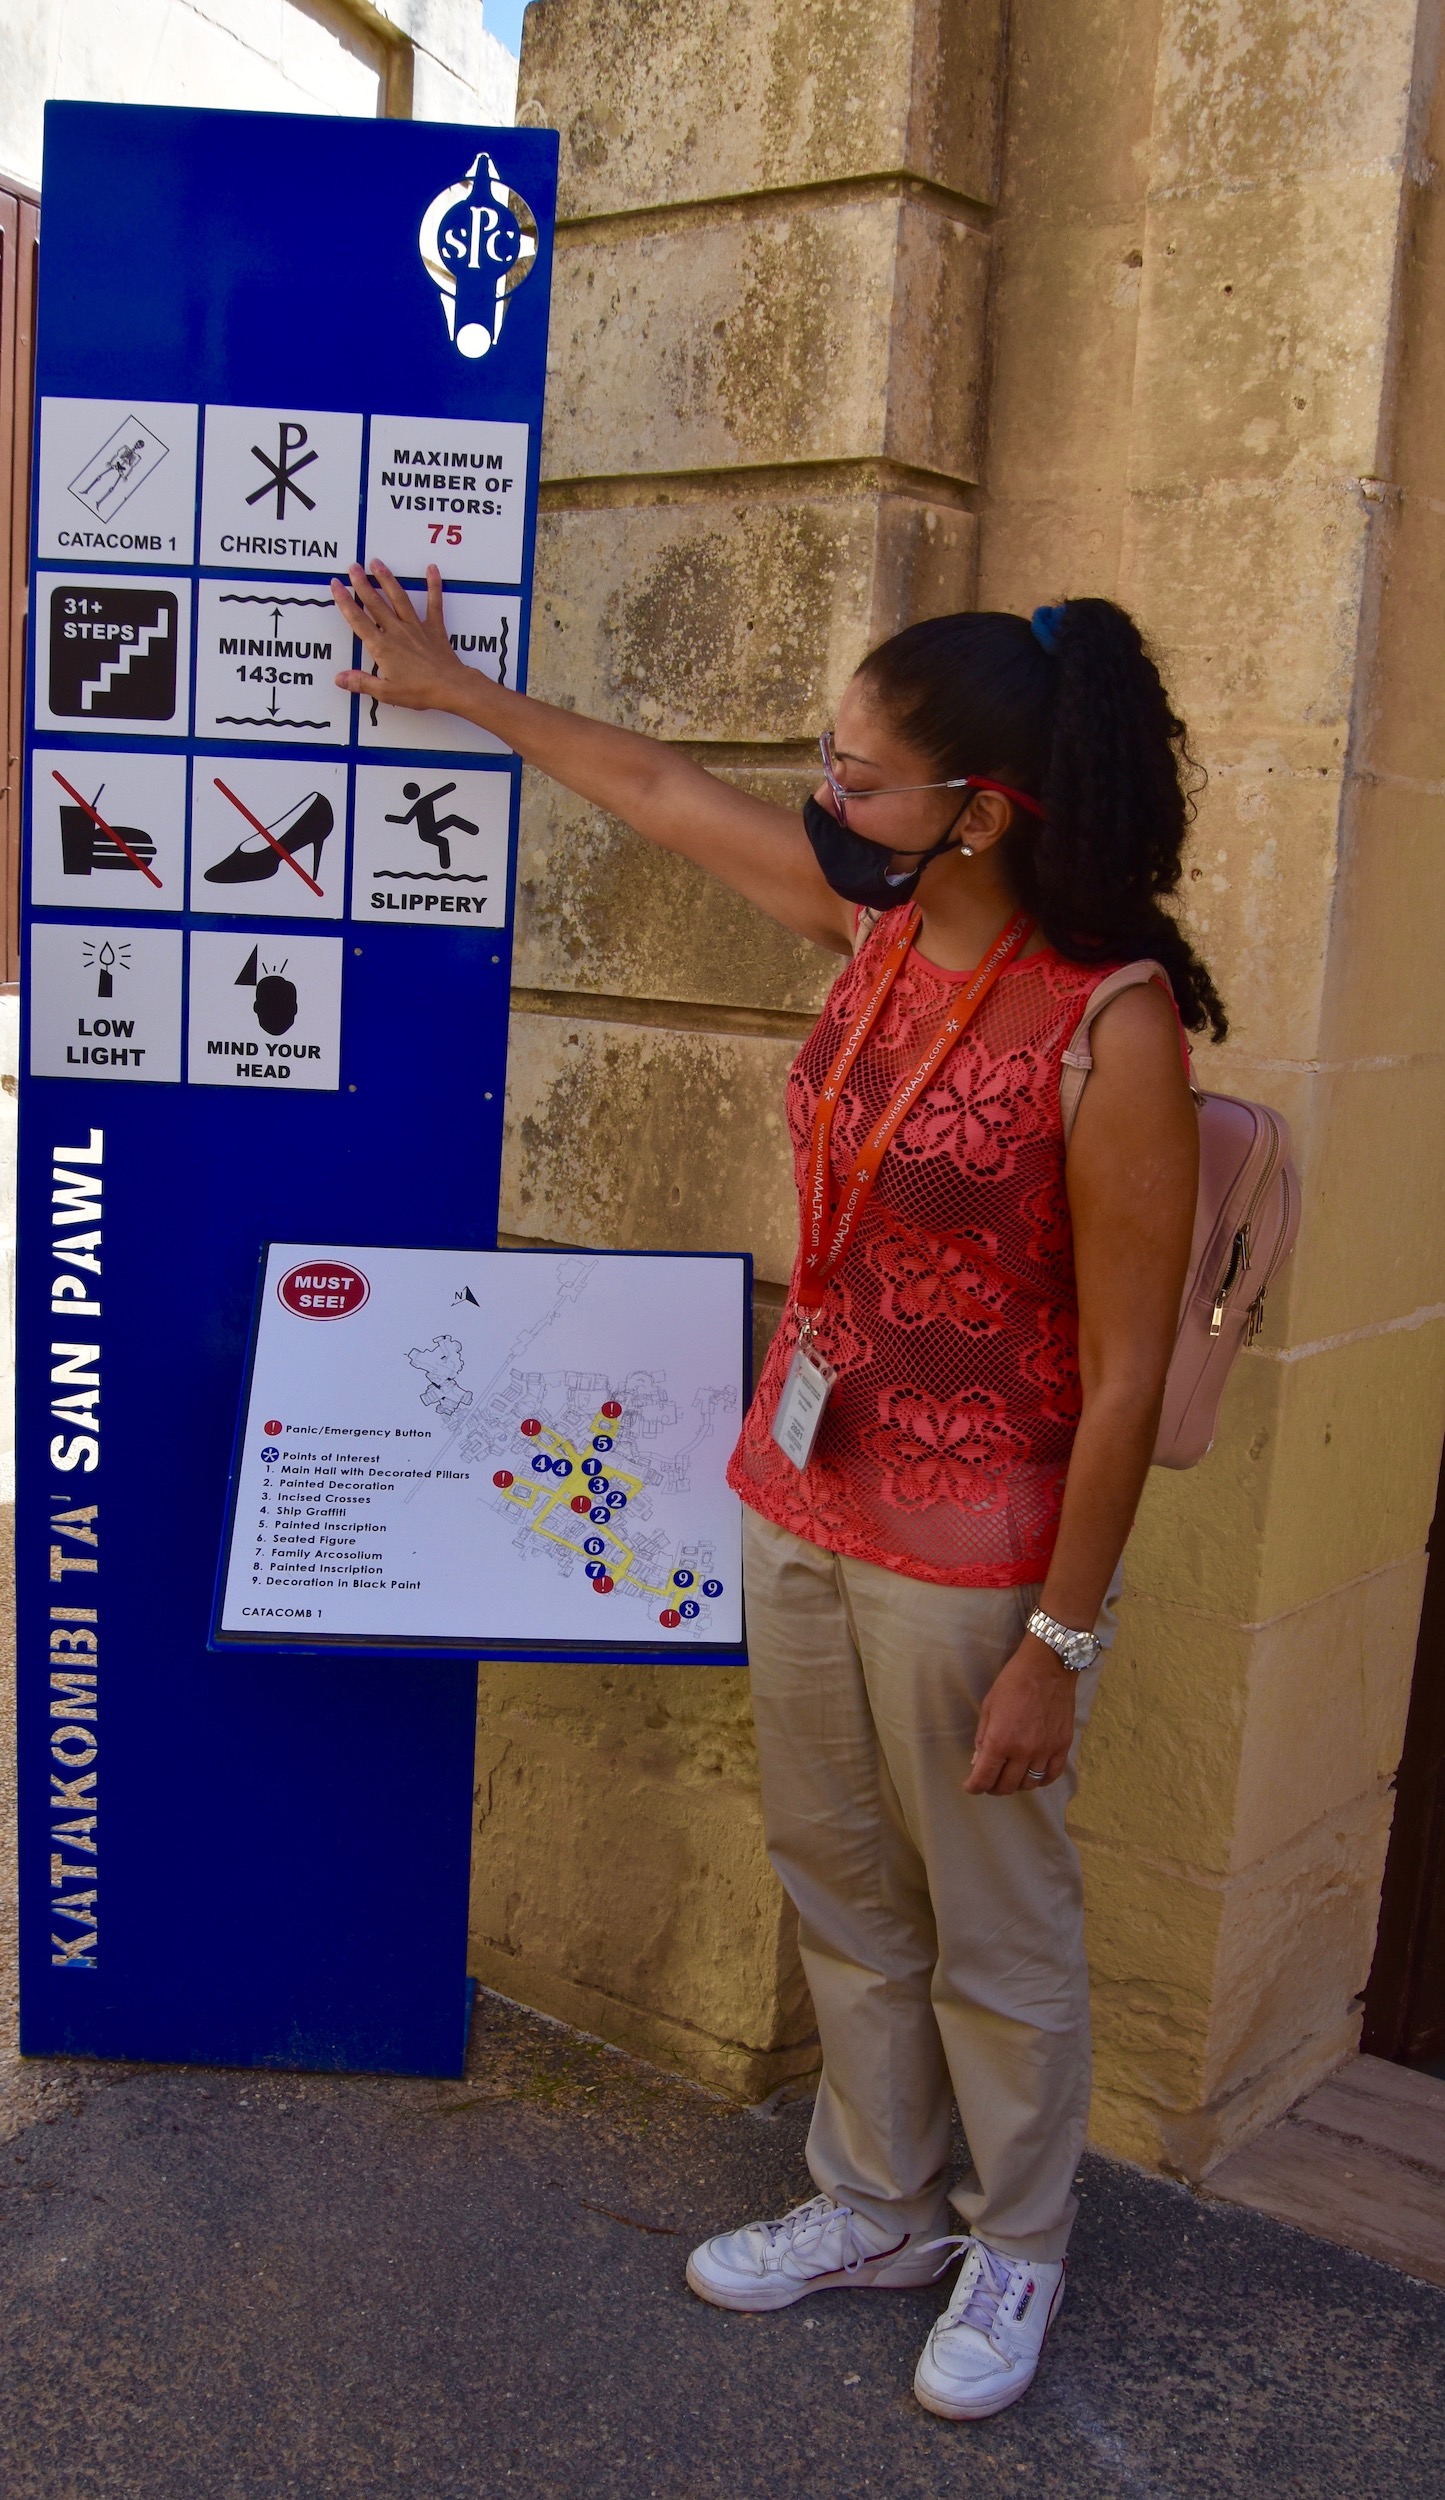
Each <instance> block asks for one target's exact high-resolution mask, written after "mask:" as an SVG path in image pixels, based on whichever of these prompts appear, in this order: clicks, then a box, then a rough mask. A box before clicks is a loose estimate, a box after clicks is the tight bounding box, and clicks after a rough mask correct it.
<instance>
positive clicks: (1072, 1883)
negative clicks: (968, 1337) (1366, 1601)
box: [743, 1510, 1113, 2258]
mask: <svg viewBox="0 0 1445 2500" xmlns="http://www.w3.org/2000/svg"><path fill="white" fill-rule="evenodd" d="M743 1518H744V1558H745V1574H746V1584H747V1620H748V1647H749V1653H750V1656H751V1661H752V1687H753V1708H754V1713H755V1716H756V1720H757V1730H758V1747H759V1753H760V1757H761V1766H762V1791H763V1815H764V1822H765V1827H766V1833H767V1843H768V1853H769V1855H770V1857H771V1859H772V1862H773V1865H774V1867H775V1868H776V1870H777V1873H778V1876H779V1878H780V1880H781V1882H782V1884H783V1886H784V1888H785V1890H786V1891H787V1893H788V1895H789V1897H790V1898H791V1900H792V1901H793V1902H794V1903H795V1904H796V1907H797V1911H798V1920H799V1942H800V1945H801V1949H802V1957H803V1967H804V1969H805V1971H806V1973H807V1977H808V1984H809V1986H810V1987H811V1989H812V1992H813V2003H814V2006H815V2007H816V2009H817V2016H818V2030H819V2034H820V2037H821V2040H822V2046H823V2080H822V2084H821V2086H820V2088H819V2092H818V2100H817V2106H816V2109H815V2112H814V2117H813V2124H812V2128H811V2131H810V2133H809V2137H808V2166H809V2169H810V2170H811V2172H812V2174H813V2177H814V2179H815V2181H816V2182H817V2185H818V2186H819V2187H820V2188H821V2189H823V2190H824V2192H825V2193H826V2194H827V2195H829V2196H831V2197H834V2198H836V2200H837V2201H838V2202H839V2203H840V2204H844V2205H851V2206H852V2207H853V2208H854V2209H855V2211H857V2212H858V2213H860V2214H863V2215H866V2216H867V2217H868V2218H869V2219H870V2220H873V2221H875V2222H878V2223H879V2224H881V2225H882V2226H884V2227H885V2228H886V2229H888V2230H889V2231H890V2232H891V2233H893V2234H895V2235H901V2234H902V2233H903V2232H905V2231H929V2230H933V2229H935V2228H936V2229H939V2230H944V2229H947V2228H948V2227H949V2225H948V2203H949V2202H950V2201H951V2202H952V2204H953V2205H954V2207H955V2208H956V2209H957V2212H958V2213H959V2214H960V2215H961V2216H962V2218H963V2222H964V2226H965V2227H966V2228H967V2229H968V2230H969V2231H972V2232H976V2233H977V2235H978V2236H979V2238H980V2239H983V2240H986V2241H987V2242H988V2244H989V2246H990V2247H992V2248H997V2249H999V2250H1001V2251H1002V2252H1003V2253H1004V2254H1005V2255H1007V2256H1012V2257H1036V2258H1055V2257H1061V2256H1062V2255H1063V2253H1064V2247H1065V2243H1066V2242H1067V2240H1068V2236H1069V2228H1070V2225H1071V2223H1072V2221H1073V2217H1074V2212H1075V2204H1076V2200H1075V2197H1074V2194H1073V2183H1074V2173H1075V2170H1076V2169H1077V2166H1078V2160H1079V2155H1080V2152H1081V2151H1082V2149H1083V2142H1084V2129H1085V2125H1086V2122H1087V2119H1088V2109H1089V2081H1090V2052H1089V1983H1088V1971H1087V1967H1086V1965H1085V1961H1084V1940H1083V1889H1082V1884H1081V1880H1080V1872H1079V1862H1078V1857H1077V1854H1076V1852H1075V1849H1074V1846H1073V1843H1072V1842H1071V1841H1070V1839H1069V1837H1068V1834H1067V1832H1066V1830H1065V1828H1064V1811H1065V1808H1066V1806H1067V1805H1068V1802H1069V1799H1070V1798H1071V1797H1072V1795H1073V1793H1074V1786H1075V1770H1076V1764H1077V1758H1078V1737H1077V1736H1076V1738H1075V1741H1074V1749H1073V1752H1072V1754H1071V1755H1070V1759H1069V1767H1068V1770H1067V1771H1066V1772H1065V1774H1064V1776H1063V1777H1062V1778H1061V1779H1059V1780H1056V1781H1055V1782H1054V1784H1053V1786H1052V1787H1050V1788H1046V1789H1043V1790H1041V1791H1031V1790H1028V1789H1024V1790H1022V1791H1021V1792H1020V1793H1019V1794H1018V1795H1017V1796H1013V1797H968V1796H965V1795H964V1782H965V1780H966V1779H967V1778H968V1775H969V1770H970V1767H971V1757H972V1751H973V1736H974V1730H975V1727H976V1726H977V1722H978V1713H979V1709H980V1706H981V1704H982V1702H983V1698H984V1695H985V1694H986V1693H987V1691H988V1689H989V1686H990V1685H991V1684H992V1682H993V1680H994V1677H995V1676H996V1675H997V1674H998V1672H999V1669H1000V1668H1001V1667H1002V1666H1004V1664H1005V1663H1006V1662H1007V1660H1008V1659H1009V1658H1010V1657H1011V1656H1012V1654H1013V1652H1014V1650H1015V1649H1016V1648H1017V1646H1018V1643H1019V1641H1020V1639H1021V1637H1022V1635H1023V1631H1024V1626H1025V1624H1026V1622H1027V1619H1028V1616H1029V1614H1030V1612H1031V1611H1032V1609H1033V1607H1034V1606H1035V1605H1036V1604H1037V1602H1038V1588H1037V1586H1031V1587H1027V1588H1012V1589H951V1588H937V1587H934V1586H933V1585H932V1583H931V1582H928V1581H925V1580H912V1579H906V1578H905V1577H904V1576H903V1575H902V1574H901V1573H899V1572H894V1571H884V1570H880V1569H879V1568H878V1567H877V1565H875V1564H872V1563H863V1562H853V1561H850V1560H849V1559H848V1558H847V1557H846V1556H842V1555H837V1554H830V1553H827V1552H825V1551H824V1550H823V1549H822V1548H821V1547H820V1546H816V1545H809V1544H807V1543H805V1542H804V1540H803V1539H802V1538H801V1537H796V1536H793V1535H791V1534H790V1533H789V1532H788V1531H787V1530H786V1529H784V1528H776V1527H774V1526H773V1525H772V1524H771V1522H769V1521H768V1520H765V1519H761V1518H759V1517H758V1515H757V1514H756V1512H754V1511H751V1510H745V1511H744V1513H743ZM1111 1595H1112V1592H1111ZM1098 1629H1099V1632H1100V1635H1101V1637H1102V1638H1104V1639H1111V1638H1112V1636H1113V1617H1112V1610H1111V1608H1110V1607H1107V1606H1106V1609H1105V1615H1104V1617H1103V1619H1102V1620H1101V1622H1100V1624H1099V1627H1098ZM1099 1673H1100V1669H1099V1667H1098V1666H1094V1667H1092V1668H1090V1669H1089V1671H1088V1673H1087V1674H1085V1675H1083V1676H1081V1677H1080V1678H1079V1696H1078V1701H1079V1732H1080V1734H1082V1731H1083V1726H1084V1722H1085V1720H1086V1719H1087V1717H1088V1713H1089V1706H1090V1704H1091V1702H1092V1700H1093V1697H1094V1693H1095V1690H1096V1688H1097V1684H1098V1679H1099ZM953 2099H956V2100H957V2103H958V2108H959V2115H960V2117H961V2118H962V2121H963V2128H964V2133H965V2135H966V2136H967V2138H968V2149H969V2155H970V2162H969V2167H968V2169H967V2170H966V2171H965V2172H964V2174H963V2176H962V2177H961V2178H959V2179H957V2180H955V2181H953V2182H952V2183H951V2184H950V2182H949V2178H948V2161H949V2140H950V2133H951V2123H952V2113H951V2108H950V2102H951V2100H953Z"/></svg>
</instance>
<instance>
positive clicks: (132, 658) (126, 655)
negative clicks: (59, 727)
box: [81, 610, 171, 712]
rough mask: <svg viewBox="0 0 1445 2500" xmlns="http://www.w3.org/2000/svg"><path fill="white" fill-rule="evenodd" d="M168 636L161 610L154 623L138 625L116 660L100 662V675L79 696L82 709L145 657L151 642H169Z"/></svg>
mask: <svg viewBox="0 0 1445 2500" xmlns="http://www.w3.org/2000/svg"><path fill="white" fill-rule="evenodd" d="M170 637H171V626H170V618H169V617H168V616H167V615H166V613H165V611H164V610H162V612H161V614H160V616H159V617H158V618H157V620H156V622H155V624H154V625H142V626H141V627H140V629H139V631H138V633H137V636H136V639H135V641H134V642H133V643H130V644H128V645H127V647H126V649H125V650H124V651H123V652H122V654H121V656H120V658H119V659H118V660H105V661H103V662H102V663H101V670H100V675H99V676H98V677H97V678H96V679H95V680H94V682H93V683H92V684H90V685H88V686H87V687H86V688H85V691H84V693H83V694H82V696H81V706H82V709H83V710H85V711H87V712H88V711H89V710H90V709H91V707H92V705H93V704H94V702H95V699H96V696H97V695H102V694H108V693H109V692H110V689H111V685H112V682H113V681H114V679H116V678H117V677H124V676H126V675H127V674H128V673H129V671H130V669H131V668H132V667H133V666H134V664H135V662H136V661H137V660H143V659H145V658H146V656H147V654H148V653H149V651H150V647H151V644H152V643H153V642H169V640H170Z"/></svg>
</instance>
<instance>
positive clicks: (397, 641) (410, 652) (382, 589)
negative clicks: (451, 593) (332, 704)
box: [331, 558, 476, 712]
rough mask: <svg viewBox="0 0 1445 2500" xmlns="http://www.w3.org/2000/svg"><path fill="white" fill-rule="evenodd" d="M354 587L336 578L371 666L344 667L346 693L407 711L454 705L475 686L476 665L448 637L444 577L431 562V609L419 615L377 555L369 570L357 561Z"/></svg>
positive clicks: (341, 603) (339, 598) (337, 592)
mask: <svg viewBox="0 0 1445 2500" xmlns="http://www.w3.org/2000/svg"><path fill="white" fill-rule="evenodd" d="M350 582H351V587H350V589H349V590H348V589H347V586H346V583H345V582H343V581H333V582H332V585H331V596H332V598H333V599H334V600H335V601H336V604H337V606H338V608H339V609H340V610H341V613H342V615H343V616H344V617H345V619H346V622H347V624H348V625H349V626H350V627H351V630H352V632H353V633H354V634H355V635H356V636H357V638H358V640H359V641H360V643H361V646H362V649H363V650H364V651H365V653H366V656H367V658H368V659H369V660H370V662H371V667H370V668H369V669H364V668H343V669H341V670H339V671H338V673H337V678H336V682H337V684H338V686H341V687H343V688H344V689H345V691H346V693H347V694H362V695H367V696H369V697H370V699H371V701H372V702H373V703H395V704H399V705H400V706H401V707H402V708H403V709H404V710H406V711H408V712H438V711H447V710H450V709H452V708H454V707H455V705H456V702H457V698H458V696H459V695H461V696H463V697H465V695H466V694H467V692H468V691H469V690H470V686H471V683H472V680H473V679H474V677H475V674H476V672H475V670H473V669H469V668H468V667H467V665H466V663H465V661H463V660H459V659H458V658H457V655H456V653H455V651H453V649H452V647H451V644H450V642H449V641H448V640H447V629H446V622H445V619H444V617H443V615H442V577H441V575H440V573H439V572H438V571H437V568H436V566H435V565H434V564H429V565H428V566H427V574H426V614H425V616H418V615H417V612H416V610H415V608H414V607H413V606H412V603H411V600H410V598H409V597H408V595H407V593H406V592H405V590H403V588H402V586H401V583H400V582H399V581H398V580H397V578H396V575H395V574H394V573H392V572H389V571H388V569H387V567H386V566H385V565H384V564H379V563H377V561H376V560H375V558H373V559H372V563H371V567H370V571H369V572H368V571H367V570H366V569H365V568H364V567H363V566H361V565H359V564H353V565H352V566H351V567H350Z"/></svg>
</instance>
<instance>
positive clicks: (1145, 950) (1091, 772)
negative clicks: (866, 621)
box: [859, 599, 1229, 1042]
mask: <svg viewBox="0 0 1445 2500" xmlns="http://www.w3.org/2000/svg"><path fill="white" fill-rule="evenodd" d="M1041 622H1042V623H1043V626H1044V633H1045V637H1046V639H1045V640H1043V641H1041V640H1040V638H1039V636H1038V635H1037V634H1036V633H1035V632H1034V630H1033V628H1032V626H1031V625H1030V623H1029V621H1028V619H1027V618H1026V617H1022V616H1010V615H1008V614H1006V613H1003V612H1002V611H999V610H993V609H979V610H974V611H970V612H968V613H967V614H964V615H962V616H935V617H929V618H927V619H926V620H925V621H924V622H923V623H921V624H918V625H909V626H906V627H905V629H904V631H903V632H902V633H901V634H894V635H893V636H892V638H891V640H889V641H888V642H885V643H880V644H879V646H878V649H877V650H876V651H873V652H871V653H870V654H869V656H868V658H867V659H866V660H865V661H864V662H863V666H862V668H861V670H860V671H859V674H860V676H861V677H862V679H863V680H864V682H865V684H866V685H867V686H868V687H869V689H870V691H871V692H872V693H873V694H874V695H876V697H877V698H878V700H879V701H880V702H881V703H882V704H883V706H884V709H885V710H886V711H887V713H888V715H889V718H890V719H891V721H892V722H893V725H894V727H895V728H896V729H897V730H898V731H899V733H900V734H901V735H902V736H903V737H905V738H906V739H907V740H908V742H909V744H910V745H912V746H915V747H916V748H917V749H918V751H919V753H920V754H921V755H923V756H925V757H926V758H927V759H928V761H929V763H930V764H931V765H932V766H934V767H935V768H936V770H937V771H938V773H939V775H940V778H945V779H952V778H953V777H955V776H956V775H963V774H965V773H980V774H984V775H987V776H988V777H989V778H990V779H992V780H996V781H1006V782H1010V783H1012V784H1013V786H1014V788H1015V789H1018V790H1023V791H1026V792H1027V793H1028V795H1029V796H1030V797H1031V798H1036V799H1038V800H1039V802H1040V804H1041V805H1042V807H1043V809H1044V817H1043V820H1042V821H1040V820H1039V819H1038V818H1036V817H1032V816H1027V817H1026V816H1025V815H1024V814H1023V811H1022V810H1019V811H1017V812H1016V815H1015V820H1014V824H1013V826H1012V827H1011V828H1010V831H1009V833H1008V835H1007V836H1006V844H1007V848H1006V851H1005V860H1006V864H1007V869H1008V875H1009V882H1010V884H1011V885H1012V887H1013V889H1014V891H1015V893H1016V894H1017V896H1018V899H1019V901H1020V903H1022V905H1023V906H1024V908H1025V910H1026V911H1028V912H1030V913H1032V915H1033V917H1034V919H1035V920H1037V922H1038V924H1039V927H1040V928H1041V929H1042V931H1043V933H1044V935H1045V937H1046V938H1047V939H1048V941H1049V943H1050V945H1051V946H1054V947H1056V948H1057V949H1058V952H1059V953H1060V954H1061V955H1066V956H1068V957H1069V958H1070V959H1071V960H1072V961H1073V962H1075V963H1084V964H1089V963H1123V962H1131V961H1132V960H1133V959H1134V958H1135V957H1136V956H1141V955H1152V956H1153V957H1155V958H1156V960H1157V961H1158V962H1159V963H1161V964H1162V965H1163V966H1164V969H1165V971H1166V972H1167V973H1168V975H1169V980H1170V984H1171V987H1172V988H1173V992H1174V997H1175V1000H1176V1002H1177V1005H1178V1008H1179V1013H1180V1016H1181V1018H1182V1019H1183V1021H1184V1023H1185V1025H1186V1026H1188V1028H1189V1029H1190V1031H1192V1032H1199V1031H1201V1030H1202V1029H1203V1028H1204V1027H1205V1026H1206V1025H1207V1026H1208V1027H1209V1028H1210V1031H1211V1033H1212V1035H1213V1038H1214V1040H1215V1041H1217V1042H1221V1041H1223V1039H1224V1037H1225V1034H1226V1033H1227V1031H1228V1029H1229V1026H1228V1019H1227V1017H1226V1015H1225V1012H1224V1008H1223V1006H1222V1004H1221V1002H1220V997H1219V993H1218V991H1217V990H1216V989H1215V986H1214V983H1213V981H1212V980H1211V979H1210V976H1209V973H1208V971H1207V969H1206V967H1205V965H1204V964H1203V963H1201V961H1200V959H1199V957H1198V955H1197V954H1196V953H1195V951H1194V949H1193V947H1192V946H1191V945H1190V943H1189V941H1188V939H1187V938H1186V937H1185V935H1184V932H1183V930H1182V929H1181V928H1180V926H1179V922H1178V921H1177V919H1176V918H1175V916H1174V914H1173V913H1172V912H1171V911H1168V910H1166V909H1165V907H1164V903H1163V901H1162V899H1161V898H1162V897H1164V896H1167V895H1174V894H1177V893H1178V890H1179V879H1180V868H1181V855H1182V852H1183V848H1184V839H1185V835H1186V833H1187V830H1188V827H1189V824H1190V821H1191V819H1192V817H1193V814H1194V797H1195V794H1196V792H1197V790H1198V789H1199V787H1200V786H1201V784H1202V781H1203V775H1202V774H1201V773H1200V771H1199V769H1198V767H1197V766H1196V765H1195V763H1194V761H1193V759H1192V757H1191V756H1190V754H1189V750H1188V745H1187V743H1186V732H1185V727H1184V723H1183V721H1182V720H1180V719H1179V717H1178V716H1177V714H1176V713H1175V711H1174V709H1173V707H1172V705H1171V703H1170V701H1169V696H1168V694H1167V692H1166V690H1165V687H1164V682H1163V679H1162V678H1161V677H1160V674H1159V671H1158V669H1157V667H1156V666H1155V664H1154V661H1153V660H1152V658H1151V657H1150V655H1149V652H1148V650H1147V649H1146V647H1145V643H1144V639H1143V636H1142V635H1141V633H1140V631H1139V628H1138V626H1137V625H1136V624H1135V623H1134V620H1133V618H1132V617H1131V616H1128V615H1126V613H1125V611H1124V610H1123V609H1122V608H1119V607H1116V606H1115V605H1114V603H1113V601H1112V600H1111V599H1069V600H1066V601H1065V602H1064V604H1063V606H1062V607H1059V608H1051V609H1048V610H1047V611H1044V612H1042V616H1041Z"/></svg>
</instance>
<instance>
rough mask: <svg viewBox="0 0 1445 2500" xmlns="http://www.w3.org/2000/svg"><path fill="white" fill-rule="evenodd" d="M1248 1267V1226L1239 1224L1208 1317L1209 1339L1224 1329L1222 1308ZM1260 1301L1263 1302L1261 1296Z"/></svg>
mask: <svg viewBox="0 0 1445 2500" xmlns="http://www.w3.org/2000/svg"><path fill="white" fill-rule="evenodd" d="M1248 1265H1249V1226H1248V1225H1247V1224H1241V1226H1240V1228H1239V1230H1238V1232H1237V1233H1236V1234H1235V1236H1234V1244H1233V1247H1232V1249H1231V1250H1230V1253H1229V1265H1228V1267H1227V1268H1226V1269H1225V1272H1224V1275H1223V1278H1222V1279H1221V1282H1220V1287H1219V1291H1218V1293H1217V1294H1216V1295H1215V1297H1214V1308H1213V1310H1212V1311H1211V1313H1210V1315H1209V1334H1210V1336H1211V1337H1217V1336H1218V1335H1219V1334H1220V1332H1221V1331H1222V1329H1223V1327H1224V1306H1225V1304H1226V1303H1227V1302H1228V1300H1229V1297H1230V1295H1231V1294H1232V1293H1233V1291H1234V1288H1235V1286H1236V1285H1237V1284H1238V1282H1239V1280H1240V1277H1241V1276H1242V1275H1243V1274H1244V1271H1245V1269H1246V1268H1247V1267H1248ZM1260 1299H1261V1300H1263V1296H1262V1295H1261V1297H1260Z"/></svg>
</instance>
